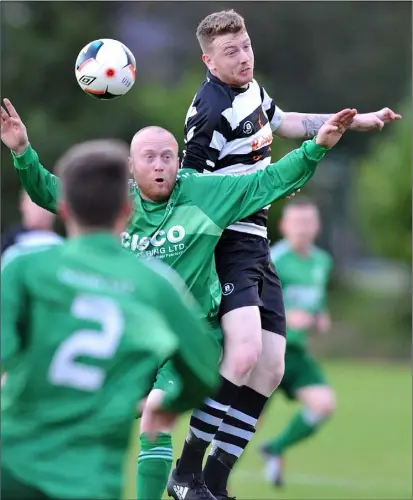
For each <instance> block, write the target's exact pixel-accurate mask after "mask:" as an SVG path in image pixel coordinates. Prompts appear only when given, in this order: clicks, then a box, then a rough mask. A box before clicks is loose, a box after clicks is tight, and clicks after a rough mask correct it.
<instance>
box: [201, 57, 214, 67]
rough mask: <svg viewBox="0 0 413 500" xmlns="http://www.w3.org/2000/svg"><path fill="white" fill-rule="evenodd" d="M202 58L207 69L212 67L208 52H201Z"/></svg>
mask: <svg viewBox="0 0 413 500" xmlns="http://www.w3.org/2000/svg"><path fill="white" fill-rule="evenodd" d="M202 60H203V62H204V64H205V66H206V67H207V68H208V69H214V68H213V64H212V59H211V56H209V55H208V54H202Z"/></svg>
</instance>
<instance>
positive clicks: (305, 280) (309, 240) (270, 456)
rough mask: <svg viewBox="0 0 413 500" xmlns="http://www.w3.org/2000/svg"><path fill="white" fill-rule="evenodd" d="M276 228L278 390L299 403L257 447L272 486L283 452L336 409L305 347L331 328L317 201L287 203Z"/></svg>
mask: <svg viewBox="0 0 413 500" xmlns="http://www.w3.org/2000/svg"><path fill="white" fill-rule="evenodd" d="M280 229H281V232H282V234H283V236H284V239H283V240H281V241H280V242H278V243H276V244H275V245H274V246H272V247H271V258H272V260H273V262H274V264H275V265H276V266H277V269H278V273H279V275H280V279H281V284H282V290H283V294H284V300H285V308H286V316H287V350H286V355H285V374H284V378H283V379H282V381H281V384H280V386H279V390H281V391H282V392H283V393H284V394H285V396H286V397H287V398H288V399H290V400H296V401H299V402H300V403H301V405H302V408H301V410H300V411H299V412H298V413H297V414H296V415H295V416H294V417H293V418H292V419H291V421H290V422H289V424H288V425H287V426H286V428H285V429H283V430H282V432H280V433H279V434H278V435H277V436H276V437H275V438H274V439H272V440H271V441H268V442H266V443H265V444H264V445H263V446H262V448H261V451H262V454H263V457H264V459H265V461H266V475H267V479H268V481H270V482H271V483H273V484H274V485H275V486H282V485H283V457H284V455H285V453H286V451H287V450H288V449H289V448H290V447H291V446H293V445H295V444H298V443H299V442H301V441H303V440H304V439H306V438H308V437H310V436H312V435H313V434H314V433H315V432H317V431H318V430H319V429H320V428H321V427H322V424H324V423H325V422H326V421H327V419H328V417H330V416H331V415H332V413H333V412H334V410H335V394H334V391H333V389H331V387H330V386H329V385H328V382H327V379H326V377H325V375H324V373H323V370H322V368H321V367H320V365H319V364H318V362H317V361H316V360H315V359H314V358H313V356H312V355H311V354H310V353H309V351H308V347H307V340H308V335H310V334H311V332H312V331H316V332H317V333H320V334H323V333H327V332H328V331H329V329H330V317H329V314H328V312H327V301H326V292H327V284H328V280H329V276H330V272H331V269H332V258H331V256H330V255H329V254H328V253H327V252H325V251H324V250H322V249H320V248H318V247H316V246H315V245H314V241H315V239H316V237H317V235H318V233H319V231H320V214H319V212H318V209H317V206H316V205H315V204H314V203H313V202H312V201H311V200H309V199H308V198H305V197H302V196H300V197H298V198H295V199H294V200H291V201H290V202H287V203H286V205H285V206H284V209H283V214H282V218H281V225H280Z"/></svg>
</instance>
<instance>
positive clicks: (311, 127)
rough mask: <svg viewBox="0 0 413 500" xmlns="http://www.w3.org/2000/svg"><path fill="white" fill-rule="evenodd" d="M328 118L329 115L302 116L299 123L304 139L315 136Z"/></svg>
mask: <svg viewBox="0 0 413 500" xmlns="http://www.w3.org/2000/svg"><path fill="white" fill-rule="evenodd" d="M330 116H331V115H304V116H303V118H302V120H301V123H302V124H303V127H304V134H305V137H308V138H311V137H314V136H315V135H317V132H318V131H319V130H320V128H321V127H322V126H323V125H324V123H325V122H326V121H327V120H328V119H329V118H330Z"/></svg>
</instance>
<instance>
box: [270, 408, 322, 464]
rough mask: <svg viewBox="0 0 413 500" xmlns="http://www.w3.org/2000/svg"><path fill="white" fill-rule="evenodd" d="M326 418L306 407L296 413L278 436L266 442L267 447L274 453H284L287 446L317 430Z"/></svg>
mask: <svg viewBox="0 0 413 500" xmlns="http://www.w3.org/2000/svg"><path fill="white" fill-rule="evenodd" d="M324 420H325V419H323V418H320V417H319V416H317V415H315V414H314V413H312V412H310V411H309V410H306V409H304V410H302V411H300V412H299V413H296V414H295V415H294V417H293V418H292V419H291V420H290V422H289V423H288V425H287V426H286V427H285V428H284V429H283V431H282V432H280V434H278V436H277V437H275V438H274V439H273V440H271V441H268V442H267V443H266V444H265V449H266V450H268V452H269V453H271V454H272V455H282V454H283V453H284V452H285V450H286V449H287V448H290V447H291V446H293V445H295V444H297V443H299V442H300V441H302V440H303V439H306V438H308V437H309V436H311V435H312V434H313V433H314V432H316V431H317V430H318V428H319V427H320V425H321V424H322V423H323V422H324Z"/></svg>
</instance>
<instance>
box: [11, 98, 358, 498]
mask: <svg viewBox="0 0 413 500" xmlns="http://www.w3.org/2000/svg"><path fill="white" fill-rule="evenodd" d="M5 106H6V107H7V109H8V111H9V113H10V116H9V114H7V112H6V111H5V110H3V111H2V114H3V116H4V120H5V121H7V122H8V123H9V124H10V127H15V131H16V134H15V135H14V134H12V133H10V134H6V133H4V134H2V140H3V142H4V143H5V144H6V145H7V146H8V147H9V148H11V149H12V150H13V151H14V165H15V167H16V169H17V172H18V175H19V177H20V180H21V182H22V184H23V187H24V188H25V189H26V190H27V191H28V193H29V195H30V196H31V197H32V198H33V199H35V200H36V202H37V203H39V204H40V205H41V206H43V207H44V208H47V209H48V210H51V211H55V210H56V197H57V192H58V189H59V182H60V181H59V178H58V177H56V176H54V175H52V174H50V173H49V172H48V171H47V170H45V169H44V168H43V167H42V166H41V164H40V163H39V160H38V157H37V155H36V153H35V152H34V150H33V149H32V148H31V147H30V146H29V142H28V137H27V133H26V130H25V127H24V125H23V123H22V121H21V120H20V118H19V117H18V115H17V113H16V111H15V110H14V108H13V107H12V106H11V103H10V102H8V101H6V102H5ZM355 114H356V111H355V110H343V111H341V112H340V113H337V114H336V115H334V117H332V118H331V120H329V121H328V122H327V123H326V125H325V126H324V127H323V128H322V129H321V130H320V133H319V134H318V137H317V138H316V139H314V140H312V141H307V142H305V143H303V145H302V146H301V148H299V149H296V150H295V151H292V152H291V153H289V154H288V155H286V156H285V157H284V158H283V159H281V160H280V161H279V162H277V163H275V164H272V165H269V166H268V167H267V169H266V170H261V171H258V172H256V173H254V174H252V175H250V176H232V175H209V176H204V175H198V174H195V173H194V172H193V171H188V170H187V171H185V170H182V171H180V174H179V175H178V177H177V172H178V165H179V159H178V145H177V142H176V140H175V138H174V137H173V135H172V134H171V133H170V132H168V131H166V130H164V129H161V128H159V127H147V128H145V129H143V130H141V131H139V132H138V133H137V134H136V135H135V137H134V138H133V140H132V144H131V158H130V161H131V171H132V173H133V176H134V178H135V182H133V183H132V184H131V189H130V196H131V197H132V198H133V201H134V212H133V214H132V217H131V218H130V220H129V223H128V225H127V228H126V230H125V231H124V232H123V233H122V234H121V239H122V245H123V246H124V247H125V248H126V249H128V250H129V251H130V252H132V253H133V254H134V255H136V257H139V258H142V259H162V260H163V262H165V263H166V264H168V265H169V266H171V267H172V268H174V269H175V270H176V271H177V272H178V273H179V274H180V276H181V278H183V279H184V281H185V283H186V285H187V286H188V288H189V289H190V291H191V292H192V294H193V296H194V297H195V299H196V300H197V301H198V303H199V304H200V306H201V315H200V320H205V322H206V323H208V325H209V327H210V332H211V336H212V337H213V338H214V339H215V341H216V351H215V353H214V355H213V359H214V360H215V363H216V364H217V365H218V360H219V355H220V351H221V341H222V334H221V330H220V328H219V322H218V310H219V304H220V299H221V286H220V283H219V280H218V276H217V274H216V269H215V258H214V250H215V247H216V244H217V242H218V240H219V238H220V236H221V234H222V232H223V230H224V229H225V228H226V227H227V226H228V225H229V224H231V223H232V222H235V221H237V220H239V219H241V218H242V217H244V216H247V215H248V214H251V213H254V211H256V210H258V209H260V208H262V207H263V206H265V205H267V204H268V203H271V202H273V201H275V200H277V199H279V198H282V197H284V196H286V195H289V194H291V193H292V192H294V191H295V190H297V189H298V188H300V187H301V186H302V185H303V184H305V183H306V182H307V181H308V180H309V179H310V178H311V177H312V175H313V174H314V171H315V168H316V166H317V164H318V162H319V161H320V160H321V159H322V157H323V156H324V154H325V152H326V149H325V148H329V147H333V146H334V145H335V144H336V143H337V142H338V140H339V139H340V138H341V136H342V134H343V133H344V131H345V130H346V127H347V126H349V124H350V123H351V121H352V119H353V117H354V116H355ZM101 192H103V191H101ZM230 292H231V290H230ZM223 369H224V370H225V363H224V366H223ZM174 385H175V380H174V374H173V372H171V370H170V366H169V363H165V365H163V366H162V367H161V368H160V370H159V372H158V374H157V377H156V382H155V384H154V390H153V391H152V392H151V394H150V396H149V398H148V401H152V399H153V398H159V397H160V393H163V392H165V391H166V392H168V391H169V390H170V389H171V388H173V387H174ZM227 389H228V387H227V388H225V387H224V388H221V393H222V394H221V395H223V396H225V395H227V396H229V394H227V393H228V392H229V393H232V391H231V388H230V390H229V391H228V390H227ZM209 401H211V400H207V401H206V402H205V405H207V404H208V402H209ZM205 405H204V406H205ZM204 406H203V407H202V408H201V409H200V410H199V411H198V412H195V413H194V418H195V419H196V418H198V417H199V416H201V415H202V414H203V408H204ZM228 407H229V401H227V402H226V400H225V399H222V401H221V403H220V405H219V406H217V405H215V407H214V408H215V414H214V419H213V420H210V421H209V424H208V425H209V426H208V428H207V430H206V432H208V433H209V435H211V436H213V435H214V433H215V431H216V429H217V428H218V426H219V425H220V423H221V422H222V419H223V418H224V416H225V414H226V412H227V410H228ZM173 424H174V422H172V421H170V422H168V425H165V427H164V429H163V432H162V433H160V435H159V436H158V439H157V440H156V442H153V441H152V442H149V440H148V439H147V433H148V429H150V426H151V419H150V418H148V415H147V412H146V410H145V411H144V412H143V415H142V421H141V453H140V456H139V459H138V498H139V500H155V499H160V498H161V496H162V493H163V491H164V489H165V485H166V481H167V478H168V473H169V470H170V467H171V462H172V441H171V432H172V428H173ZM211 439H212V438H211ZM199 453H200V456H202V455H203V453H204V450H203V449H202V450H199ZM201 462H202V460H201ZM184 480H185V481H186V483H184V484H179V485H174V484H173V480H172V481H171V484H170V490H171V492H172V493H171V494H173V495H176V496H177V497H178V498H180V496H181V497H183V496H185V499H186V500H195V499H201V498H202V499H212V498H213V497H212V496H211V494H210V493H209V491H208V489H207V488H206V487H205V483H204V481H203V477H202V474H201V473H200V471H199V473H197V472H195V473H194V474H191V475H189V476H188V477H186V478H184ZM168 491H169V490H168Z"/></svg>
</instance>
